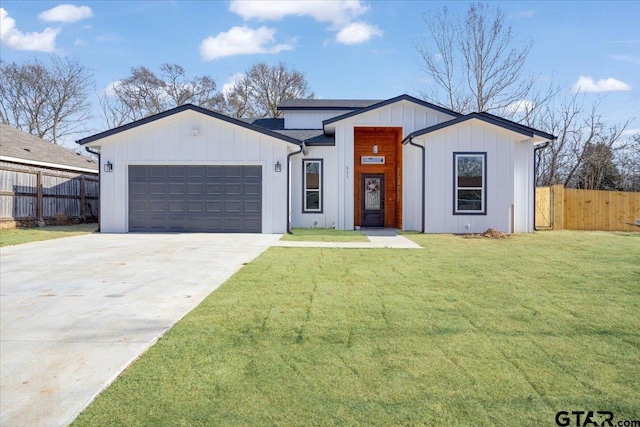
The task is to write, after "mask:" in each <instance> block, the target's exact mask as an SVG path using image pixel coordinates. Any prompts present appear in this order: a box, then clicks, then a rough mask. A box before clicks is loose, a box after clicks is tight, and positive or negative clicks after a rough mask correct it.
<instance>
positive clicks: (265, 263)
mask: <svg viewBox="0 0 640 427" xmlns="http://www.w3.org/2000/svg"><path fill="white" fill-rule="evenodd" d="M408 237H409V238H411V239H414V240H415V241H416V242H418V243H420V244H421V245H422V246H424V247H425V249H422V250H402V249H325V248H271V249H269V250H268V251H266V252H265V253H263V254H262V255H261V256H260V257H259V258H257V259H256V260H255V261H253V262H251V263H249V264H248V265H246V266H245V267H244V268H243V269H242V270H240V271H239V272H238V273H237V274H236V275H235V276H233V277H232V278H231V279H230V280H229V281H228V282H226V283H225V284H224V285H223V286H221V287H220V288H219V289H218V290H217V291H215V292H214V293H213V294H211V295H210V296H209V297H208V298H207V299H206V300H205V301H204V302H203V303H202V304H201V305H200V306H198V307H197V308H196V309H195V310H194V311H192V312H191V313H190V314H189V315H187V316H186V317H185V318H184V319H183V320H182V321H181V322H179V323H178V324H177V325H176V326H175V327H174V328H173V329H172V330H171V331H170V332H169V333H167V334H166V335H165V337H163V338H162V339H161V340H160V341H159V342H158V343H157V344H156V345H155V346H154V347H152V348H151V349H150V350H149V351H148V352H147V353H146V354H145V355H143V356H142V357H141V358H140V359H139V360H138V361H137V362H135V363H134V364H133V365H132V366H131V367H130V368H129V369H128V370H127V371H125V372H124V373H123V374H122V376H121V377H120V378H119V379H118V380H117V381H115V382H114V384H113V385H112V386H111V387H109V388H108V389H107V390H106V391H105V392H104V393H102V395H100V396H99V397H98V398H97V400H96V401H95V402H94V403H93V404H92V405H90V407H89V408H88V409H87V410H86V411H85V412H84V413H83V414H82V415H81V416H80V417H79V418H78V420H77V421H76V423H75V425H78V426H84V425H93V426H98V425H99V426H106V425H148V426H187V425H252V426H253V425H381V426H388V425H428V426H441V425H442V426H445V425H446V426H534V425H541V426H542V425H545V426H546V425H555V415H556V413H557V412H558V411H568V412H569V413H571V411H590V410H592V411H612V412H614V414H615V420H616V421H614V422H617V420H637V419H640V403H639V402H640V401H639V400H638V396H640V383H639V382H638V378H640V317H639V315H638V313H639V309H640V234H638V233H636V234H633V233H604V232H593V233H591V232H547V233H536V234H531V235H516V236H510V237H509V238H507V239H501V240H492V239H483V238H476V239H466V238H463V237H460V236H450V235H409V236H408ZM596 417H597V415H596ZM583 418H584V417H583ZM598 419H599V420H600V421H601V420H602V419H601V418H598ZM574 421H575V417H574ZM583 421H584V419H583ZM614 425H616V424H614Z"/></svg>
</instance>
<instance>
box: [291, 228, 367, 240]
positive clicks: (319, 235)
mask: <svg viewBox="0 0 640 427" xmlns="http://www.w3.org/2000/svg"><path fill="white" fill-rule="evenodd" d="M292 233H293V234H287V233H285V234H284V235H283V236H282V238H281V239H280V240H287V241H305V242H368V241H369V239H367V236H365V235H364V234H362V233H361V232H360V231H358V230H334V229H332V228H294V229H293V231H292Z"/></svg>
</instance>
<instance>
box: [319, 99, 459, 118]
mask: <svg viewBox="0 0 640 427" xmlns="http://www.w3.org/2000/svg"><path fill="white" fill-rule="evenodd" d="M400 101H409V102H413V103H414V104H418V105H422V106H424V107H427V108H431V109H432V110H436V111H440V112H441V113H445V114H448V115H450V116H453V117H460V116H461V115H462V114H460V113H457V112H455V111H453V110H449V109H448V108H445V107H441V106H439V105H435V104H432V103H430V102H427V101H423V100H422V99H418V98H414V97H413V96H411V95H407V94H404V95H400V96H396V97H395V98H389V99H386V100H384V101H378V102H377V103H374V104H371V105H369V106H367V107H364V108H361V109H359V110H356V111H352V112H350V113H345V114H343V115H341V116H337V117H333V118H331V119H327V120H324V121H323V122H322V124H323V125H328V124H331V123H334V122H338V121H340V120H344V119H346V118H348V117H353V116H357V115H358V114H362V113H366V112H367V111H371V110H375V109H376V108H380V107H384V106H386V105H390V104H393V103H395V102H400Z"/></svg>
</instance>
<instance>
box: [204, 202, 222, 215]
mask: <svg viewBox="0 0 640 427" xmlns="http://www.w3.org/2000/svg"><path fill="white" fill-rule="evenodd" d="M205 208H206V210H207V212H208V213H212V214H215V213H223V203H222V201H221V200H214V201H208V202H206V204H205Z"/></svg>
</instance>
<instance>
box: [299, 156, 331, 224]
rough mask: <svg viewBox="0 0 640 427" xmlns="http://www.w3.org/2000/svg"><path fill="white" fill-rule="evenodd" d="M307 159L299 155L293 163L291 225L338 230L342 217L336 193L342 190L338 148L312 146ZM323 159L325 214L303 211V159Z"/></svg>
mask: <svg viewBox="0 0 640 427" xmlns="http://www.w3.org/2000/svg"><path fill="white" fill-rule="evenodd" d="M308 149H309V152H308V154H307V155H306V156H304V157H303V156H302V154H299V155H297V156H295V157H293V158H292V162H291V224H292V225H293V226H294V227H296V228H335V227H336V219H337V217H338V211H337V209H338V206H337V203H336V200H337V199H336V192H337V189H338V161H337V160H338V159H337V158H336V147H313V146H310V147H308ZM305 159H313V160H317V159H322V169H323V173H322V189H323V191H322V195H323V200H322V212H318V213H311V212H303V211H302V210H303V206H302V201H303V198H304V194H303V182H304V177H303V170H302V160H305Z"/></svg>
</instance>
